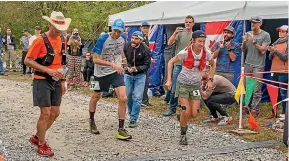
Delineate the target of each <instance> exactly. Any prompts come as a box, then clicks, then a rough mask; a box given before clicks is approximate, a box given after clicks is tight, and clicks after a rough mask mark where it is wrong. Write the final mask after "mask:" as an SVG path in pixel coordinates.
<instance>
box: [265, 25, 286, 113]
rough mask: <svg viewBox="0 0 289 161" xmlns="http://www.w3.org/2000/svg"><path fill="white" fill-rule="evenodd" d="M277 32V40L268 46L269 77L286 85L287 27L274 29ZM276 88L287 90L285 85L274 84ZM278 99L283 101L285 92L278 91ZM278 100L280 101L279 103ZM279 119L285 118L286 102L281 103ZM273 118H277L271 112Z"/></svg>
mask: <svg viewBox="0 0 289 161" xmlns="http://www.w3.org/2000/svg"><path fill="white" fill-rule="evenodd" d="M276 30H277V31H278V32H279V39H278V40H276V41H275V42H274V43H273V44H272V46H268V48H267V49H268V51H270V55H269V58H270V59H271V60H272V65H271V72H272V73H271V75H272V79H273V80H274V81H278V82H282V83H288V26H287V25H283V26H281V27H278V28H277V29H276ZM276 86H279V87H282V88H285V89H286V88H287V86H286V85H282V84H276ZM279 93H280V95H279V96H280V98H281V100H284V99H286V98H287V91H286V90H283V89H279ZM281 100H280V101H281ZM282 107H283V108H282V113H281V115H280V116H281V117H285V113H286V108H287V102H282ZM272 114H273V117H275V118H276V117H277V116H278V115H277V113H275V112H274V110H272Z"/></svg>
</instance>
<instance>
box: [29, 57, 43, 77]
mask: <svg viewBox="0 0 289 161" xmlns="http://www.w3.org/2000/svg"><path fill="white" fill-rule="evenodd" d="M24 63H25V65H27V66H29V67H31V68H33V69H35V70H37V71H40V72H43V73H47V70H48V68H47V67H45V66H43V65H40V64H38V63H37V62H36V61H35V60H34V59H33V58H29V57H26V58H25V60H24Z"/></svg>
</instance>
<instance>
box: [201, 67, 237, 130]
mask: <svg viewBox="0 0 289 161" xmlns="http://www.w3.org/2000/svg"><path fill="white" fill-rule="evenodd" d="M209 71H210V66H206V68H205V69H204V70H203V73H202V87H201V96H202V98H203V99H204V100H205V103H206V105H207V107H208V108H209V110H210V113H211V116H210V119H209V120H205V121H204V122H205V123H208V122H217V121H219V120H220V122H219V123H218V125H219V126H226V125H228V124H229V123H230V122H231V121H232V117H230V116H229V115H228V113H227V112H226V106H228V105H232V104H233V103H235V99H234V94H235V92H236V88H235V86H234V85H233V84H232V83H231V82H230V81H229V80H228V79H226V78H224V77H223V76H220V75H214V77H213V80H212V81H213V85H212V88H206V84H207V83H206V82H207V81H208V80H209ZM217 112H219V113H220V115H221V118H219V117H218V114H217Z"/></svg>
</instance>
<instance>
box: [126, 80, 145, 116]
mask: <svg viewBox="0 0 289 161" xmlns="http://www.w3.org/2000/svg"><path fill="white" fill-rule="evenodd" d="M145 81H146V74H137V75H134V76H132V75H128V74H125V75H124V82H125V88H126V94H127V107H128V113H129V115H130V120H132V121H136V120H137V119H138V117H139V112H140V108H141V103H142V98H143V91H144V88H145Z"/></svg>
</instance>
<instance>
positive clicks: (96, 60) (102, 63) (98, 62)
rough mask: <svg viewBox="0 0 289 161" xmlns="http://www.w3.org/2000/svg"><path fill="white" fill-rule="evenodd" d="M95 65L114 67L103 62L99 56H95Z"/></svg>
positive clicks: (109, 63) (107, 62)
mask: <svg viewBox="0 0 289 161" xmlns="http://www.w3.org/2000/svg"><path fill="white" fill-rule="evenodd" d="M93 63H94V64H98V65H103V66H113V63H111V62H109V61H105V60H102V59H101V58H100V57H99V56H98V55H95V56H94V57H93Z"/></svg>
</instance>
